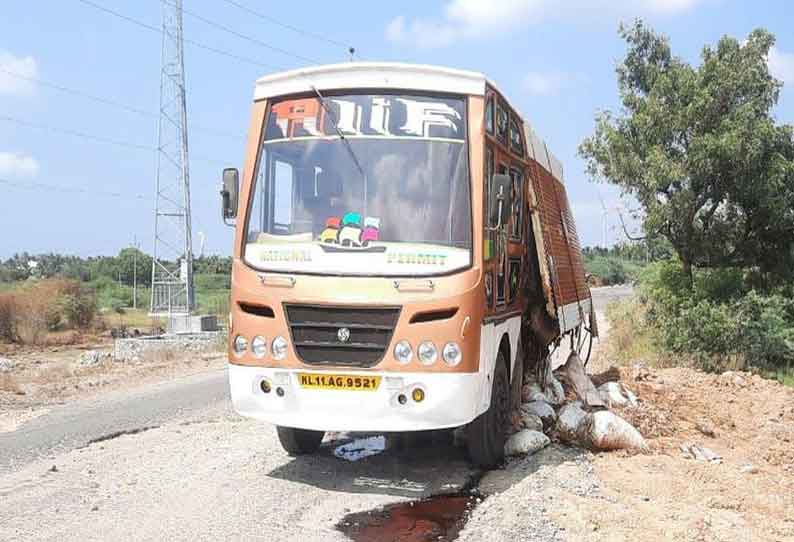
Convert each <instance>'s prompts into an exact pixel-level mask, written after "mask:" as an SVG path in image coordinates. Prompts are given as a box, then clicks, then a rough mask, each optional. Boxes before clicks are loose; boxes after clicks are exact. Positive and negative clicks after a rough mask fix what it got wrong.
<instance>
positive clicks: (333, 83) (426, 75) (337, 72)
mask: <svg viewBox="0 0 794 542" xmlns="http://www.w3.org/2000/svg"><path fill="white" fill-rule="evenodd" d="M486 83H487V84H488V85H490V86H492V87H493V88H496V89H498V87H497V86H496V85H495V84H494V83H493V82H492V81H490V80H488V79H487V78H486V77H485V75H483V74H482V73H479V72H474V71H467V70H459V69H454V68H446V67H442V66H429V65H425V64H406V63H401V62H344V63H340V64H326V65H321V66H310V67H306V68H298V69H295V70H289V71H284V72H278V73H273V74H269V75H265V76H264V77H261V78H259V79H258V80H257V81H256V88H255V90H254V100H264V99H268V98H273V97H276V96H285V95H289V94H298V93H302V92H311V91H313V90H314V89H317V90H319V91H320V92H322V91H324V90H344V89H362V88H368V89H387V88H388V89H403V90H421V91H428V92H449V93H453V94H466V95H474V96H484V95H485V87H486ZM502 96H503V97H504V98H505V100H507V97H506V96H505V95H504V94H503V93H502ZM508 103H509V102H508ZM510 107H511V108H512V109H513V110H514V111H515V112H516V113H518V114H519V115H521V113H520V111H519V110H518V108H516V107H514V106H513V105H512V104H510ZM521 117H522V118H523V119H524V124H525V127H526V133H525V139H526V141H527V146H528V149H529V152H530V153H531V154H532V157H533V158H535V160H537V161H538V163H540V164H541V165H543V166H544V167H545V168H546V169H547V170H548V171H549V172H551V173H552V174H553V175H554V176H555V177H556V178H557V179H559V180H560V181H562V179H563V170H562V163H561V162H560V161H559V160H557V158H556V157H554V155H553V154H552V153H551V151H549V150H548V148H547V147H546V143H545V142H544V141H543V140H542V139H541V138H540V137H539V136H538V135H537V133H536V132H535V131H534V130H533V129H532V127H531V124H530V122H529V121H528V120H527V119H526V117H524V116H523V115H521Z"/></svg>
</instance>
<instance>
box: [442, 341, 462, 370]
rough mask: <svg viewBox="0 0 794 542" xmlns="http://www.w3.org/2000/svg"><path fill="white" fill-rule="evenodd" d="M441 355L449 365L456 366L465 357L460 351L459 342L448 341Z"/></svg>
mask: <svg viewBox="0 0 794 542" xmlns="http://www.w3.org/2000/svg"><path fill="white" fill-rule="evenodd" d="M441 357H443V358H444V361H445V362H446V364H447V365H449V366H450V367H454V366H455V365H457V364H458V363H460V360H461V359H463V353H462V352H461V351H460V346H458V343H447V344H445V345H444V349H443V350H442V351H441Z"/></svg>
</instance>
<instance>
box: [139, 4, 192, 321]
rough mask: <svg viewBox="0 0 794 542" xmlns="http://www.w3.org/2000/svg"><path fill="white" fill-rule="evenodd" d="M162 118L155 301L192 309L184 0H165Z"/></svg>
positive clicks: (159, 309) (174, 309)
mask: <svg viewBox="0 0 794 542" xmlns="http://www.w3.org/2000/svg"><path fill="white" fill-rule="evenodd" d="M162 6H163V27H162V28H163V44H162V58H161V71H160V122H159V131H158V143H157V173H156V178H157V193H156V198H155V209H154V254H153V260H152V301H151V305H150V308H149V310H150V312H151V313H152V314H155V315H167V316H171V315H189V314H190V312H191V310H192V309H193V307H194V296H193V242H192V238H191V224H190V175H189V171H188V144H187V105H186V100H185V59H184V50H183V39H182V0H172V1H169V2H162Z"/></svg>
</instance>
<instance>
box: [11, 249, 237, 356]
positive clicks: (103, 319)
mask: <svg viewBox="0 0 794 542" xmlns="http://www.w3.org/2000/svg"><path fill="white" fill-rule="evenodd" d="M193 269H194V284H195V286H196V305H197V310H199V311H202V312H206V313H212V314H219V315H221V316H225V315H226V314H227V313H228V306H229V288H230V276H231V258H226V257H221V256H206V257H201V258H196V259H195V260H194V264H193ZM151 273H152V258H151V256H149V255H148V254H146V253H144V252H141V251H139V250H137V249H134V248H125V249H123V250H122V251H121V252H119V254H118V256H98V257H89V258H81V257H78V256H64V255H61V254H35V255H31V254H27V253H22V254H16V255H14V256H13V257H11V258H9V259H7V260H5V261H1V262H0V341H5V342H18V343H24V344H36V343H39V342H41V341H42V340H43V338H44V337H45V335H47V334H48V333H53V332H56V333H57V332H66V331H75V332H87V331H92V330H93V331H96V330H97V328H102V327H104V326H110V327H127V326H130V327H147V326H152V325H156V324H157V323H156V322H155V323H153V322H152V321H151V319H150V318H149V317H148V316H147V312H148V309H149V302H150V295H151V289H150V285H151ZM136 283H137V300H136V301H137V310H135V311H134V310H131V308H132V307H133V304H134V303H133V292H134V291H136V288H135V287H134V285H135V284H136ZM97 316H99V318H97Z"/></svg>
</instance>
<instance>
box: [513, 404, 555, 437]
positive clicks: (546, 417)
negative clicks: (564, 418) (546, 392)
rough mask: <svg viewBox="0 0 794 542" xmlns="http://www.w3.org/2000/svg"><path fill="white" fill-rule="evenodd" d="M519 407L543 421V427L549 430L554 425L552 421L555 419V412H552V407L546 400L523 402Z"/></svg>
mask: <svg viewBox="0 0 794 542" xmlns="http://www.w3.org/2000/svg"><path fill="white" fill-rule="evenodd" d="M521 409H522V410H523V411H526V412H528V413H530V414H534V415H535V416H537V417H538V418H540V419H541V421H542V422H543V428H544V429H545V430H549V429H551V428H552V427H554V423H555V422H556V421H557V413H556V412H554V409H553V408H551V405H549V404H548V403H547V402H546V401H532V402H531V403H525V404H523V405H521Z"/></svg>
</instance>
